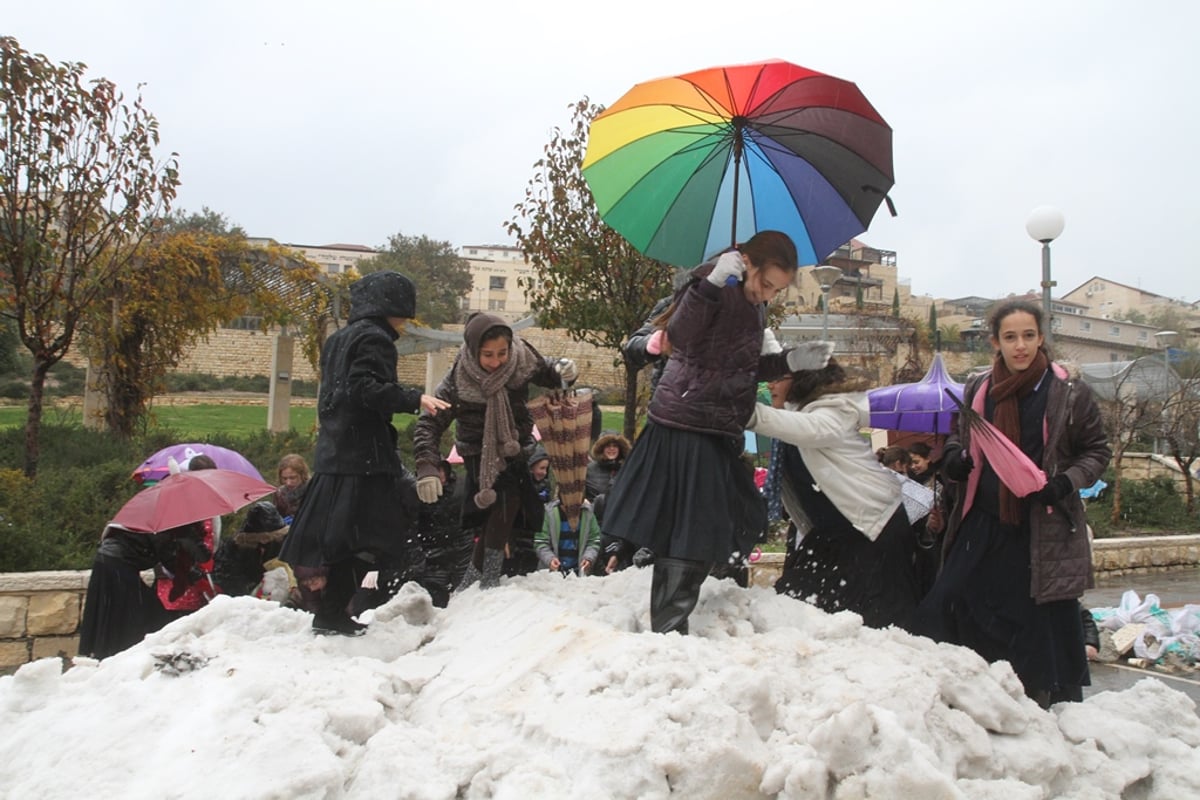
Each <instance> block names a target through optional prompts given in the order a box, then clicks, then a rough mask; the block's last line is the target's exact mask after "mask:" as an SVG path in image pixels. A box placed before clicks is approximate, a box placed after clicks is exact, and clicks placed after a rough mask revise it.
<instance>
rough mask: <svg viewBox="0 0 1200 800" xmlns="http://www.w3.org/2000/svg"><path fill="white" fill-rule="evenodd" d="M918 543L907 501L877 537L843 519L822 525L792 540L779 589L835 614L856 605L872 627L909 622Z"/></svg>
mask: <svg viewBox="0 0 1200 800" xmlns="http://www.w3.org/2000/svg"><path fill="white" fill-rule="evenodd" d="M914 549H915V548H914V540H913V536H912V529H911V528H910V527H909V524H908V517H907V516H906V515H905V513H904V507H903V506H901V507H900V508H897V509H896V513H894V514H892V518H891V519H890V520H888V524H887V525H886V526H884V529H883V530H882V531H880V533H879V536H877V537H876V538H875V540H874V541H871V540H870V539H868V538H867V537H866V536H864V535H863V533H862V532H861V531H859V530H858V529H856V528H855V527H854V526H853V525H851V524H850V523H849V522H845V521H844V520H843V522H842V524H840V525H819V526H817V527H815V528H813V529H812V530H811V531H809V532H808V534H806V535H805V537H804V538H803V539H802V540H801V541H800V543H799V545H792V544H791V543H789V546H788V555H787V559H786V560H785V561H784V565H783V573H782V574H781V575H780V577H779V580H777V581H776V582H775V591H777V592H779V593H780V594H786V595H788V596H789V597H795V598H797V599H799V600H804V601H806V602H809V603H812V604H813V605H815V606H816V607H817V608H820V609H822V610H823V611H828V612H829V613H831V614H832V613H835V612H837V611H847V610H849V611H853V612H855V613H856V614H859V615H860V616H862V618H863V623H864V624H865V625H868V626H870V627H872V628H885V627H887V626H888V625H900V626H904V625H907V624H908V623H909V622H910V621H911V620H912V615H913V611H914V610H915V609H916V606H917V596H918V590H917V582H916V575H915V573H914V571H913V550H914Z"/></svg>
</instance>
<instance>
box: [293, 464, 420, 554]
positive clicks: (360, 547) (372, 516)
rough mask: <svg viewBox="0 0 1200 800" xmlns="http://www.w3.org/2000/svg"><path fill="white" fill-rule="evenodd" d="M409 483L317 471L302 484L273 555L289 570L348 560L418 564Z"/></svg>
mask: <svg viewBox="0 0 1200 800" xmlns="http://www.w3.org/2000/svg"><path fill="white" fill-rule="evenodd" d="M410 483H411V481H405V480H404V476H402V475H398V474H391V473H379V474H375V475H325V474H320V473H318V474H317V475H315V476H314V477H313V479H312V480H311V481H310V482H309V484H308V490H307V492H305V496H304V502H303V503H302V504H301V505H300V508H299V509H298V510H297V511H296V518H295V520H294V521H293V522H292V525H291V528H290V529H289V530H288V535H287V537H286V538H285V539H284V540H283V548H282V550H281V551H280V554H279V557H280V558H281V559H282V560H283V561H286V562H287V563H288V564H290V565H292V566H293V567H321V566H327V565H331V564H336V563H338V562H340V561H345V560H346V559H349V558H359V559H362V560H364V561H366V562H367V563H370V564H377V565H382V564H389V565H396V566H400V565H403V564H405V563H407V562H409V561H412V560H414V559H417V560H419V559H420V556H419V554H420V547H419V545H418V543H417V527H416V524H415V520H416V514H415V511H416V509H415V507H414V503H415V502H417V501H416V499H415V498H416V494H415V489H413V488H412V487H411V486H410V485H409V484H410ZM409 495H411V497H410V496H409Z"/></svg>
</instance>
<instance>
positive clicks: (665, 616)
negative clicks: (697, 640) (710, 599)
mask: <svg viewBox="0 0 1200 800" xmlns="http://www.w3.org/2000/svg"><path fill="white" fill-rule="evenodd" d="M707 577H708V565H707V564H705V563H704V562H703V561H689V560H687V559H683V558H663V557H662V556H659V557H658V558H657V559H655V561H654V577H653V579H652V580H651V582H650V630H652V631H654V632H655V633H670V632H671V631H679V632H680V633H687V632H688V615H689V614H691V613H692V609H694V608H695V607H696V601H697V600H699V599H700V586H701V585H702V584H703V583H704V579H705V578H707Z"/></svg>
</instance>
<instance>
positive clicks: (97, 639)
mask: <svg viewBox="0 0 1200 800" xmlns="http://www.w3.org/2000/svg"><path fill="white" fill-rule="evenodd" d="M167 622H168V615H167V611H166V609H164V608H163V606H162V603H160V602H158V595H156V594H155V593H154V590H153V589H151V588H150V587H149V586H147V585H146V584H145V583H144V582H143V581H142V576H141V574H139V572H138V570H137V568H136V567H132V566H130V565H129V564H127V563H124V562H123V561H121V560H120V559H116V558H109V557H107V556H103V555H97V556H96V558H95V560H94V561H93V562H92V576H91V578H89V579H88V587H87V599H86V600H84V606H83V621H82V622H81V623H80V626H79V654H80V655H84V656H91V657H92V658H107V657H108V656H111V655H113V654H115V653H119V652H121V651H122V650H126V649H128V648H130V647H133V646H134V645H135V644H137V643H138V642H140V641H141V640H142V639H143V638H145V636H146V634H147V633H153V632H154V631H156V630H158V629H159V628H161V627H162V626H163V625H165V624H167Z"/></svg>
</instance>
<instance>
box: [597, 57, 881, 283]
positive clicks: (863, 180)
mask: <svg viewBox="0 0 1200 800" xmlns="http://www.w3.org/2000/svg"><path fill="white" fill-rule="evenodd" d="M583 175H584V178H585V179H586V180H587V183H588V186H589V187H590V188H591V190H592V196H593V197H594V198H595V201H596V208H597V210H598V211H599V213H600V216H601V217H603V219H604V221H605V222H606V223H608V225H609V226H611V227H612V228H613V229H615V230H616V231H617V232H618V233H620V234H621V235H622V236H624V237H625V238H626V239H628V240H629V242H630V243H631V244H633V246H634V247H636V248H637V249H638V250H640V251H641V252H642V253H644V254H645V255H647V256H649V257H650V258H655V259H658V260H660V261H665V262H667V263H669V264H674V265H676V266H681V267H691V266H694V265H696V264H699V263H700V262H701V261H703V260H704V259H705V257H707V256H709V255H711V254H713V253H716V252H718V251H720V250H723V249H725V248H726V247H729V246H730V245H733V244H735V243H737V242H739V241H745V240H746V239H748V238H750V236H752V235H753V234H754V233H756V232H758V231H762V230H780V231H783V232H784V233H786V234H788V235H789V236H790V237H791V238H792V240H793V241H794V242H795V243H796V248H797V250H798V251H799V255H800V264H802V265H803V264H816V263H818V262H820V261H821V260H823V259H824V258H826V257H827V256H828V255H829V254H830V253H832V252H833V251H834V250H836V249H837V248H838V247H840V246H842V245H843V244H845V243H846V242H848V241H850V239H851V238H852V237H854V236H856V235H857V234H859V233H862V232H863V231H864V230H866V229H867V225H868V224H869V223H870V221H871V218H872V217H873V216H874V215H875V211H876V210H877V209H878V208H879V204H880V202H882V201H883V200H884V198H885V196H886V195H887V193H888V191H889V190H890V189H891V188H892V184H893V183H894V182H895V178H894V173H893V169H892V129H891V128H890V127H889V126H888V124H887V123H886V122H884V120H883V117H881V116H880V115H879V112H877V111H876V110H875V109H874V107H873V106H872V105H871V104H870V103H869V102H867V99H866V98H865V97H864V96H863V94H862V92H860V91H859V89H858V87H857V86H855V85H854V84H853V83H850V82H848V81H844V80H841V79H839V78H834V77H831V76H829V75H825V74H823V73H820V72H816V71H814V70H811V69H806V68H805V67H800V66H796V65H795V64H789V63H788V62H786V61H763V62H759V63H756V64H743V65H739V66H729V67H714V68H711V69H704V70H700V71H698V72H691V73H688V74H686V75H679V76H676V77H670V78H660V79H658V80H653V81H648V82H646V83H639V84H638V85H636V86H634V87H633V88H632V89H630V90H629V91H628V92H627V93H626V94H625V95H624V96H622V97H621V98H620V99H619V100H617V102H615V103H613V104H612V105H611V106H609V107H608V108H607V109H606V110H605V111H604V112H603V113H601V114H599V115H598V116H597V117H596V118H595V119H594V120H593V121H592V123H591V126H590V128H589V132H588V148H587V154H586V155H585V157H584V160H583ZM888 205H889V208H890V207H891V203H890V201H889V203H888Z"/></svg>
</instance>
